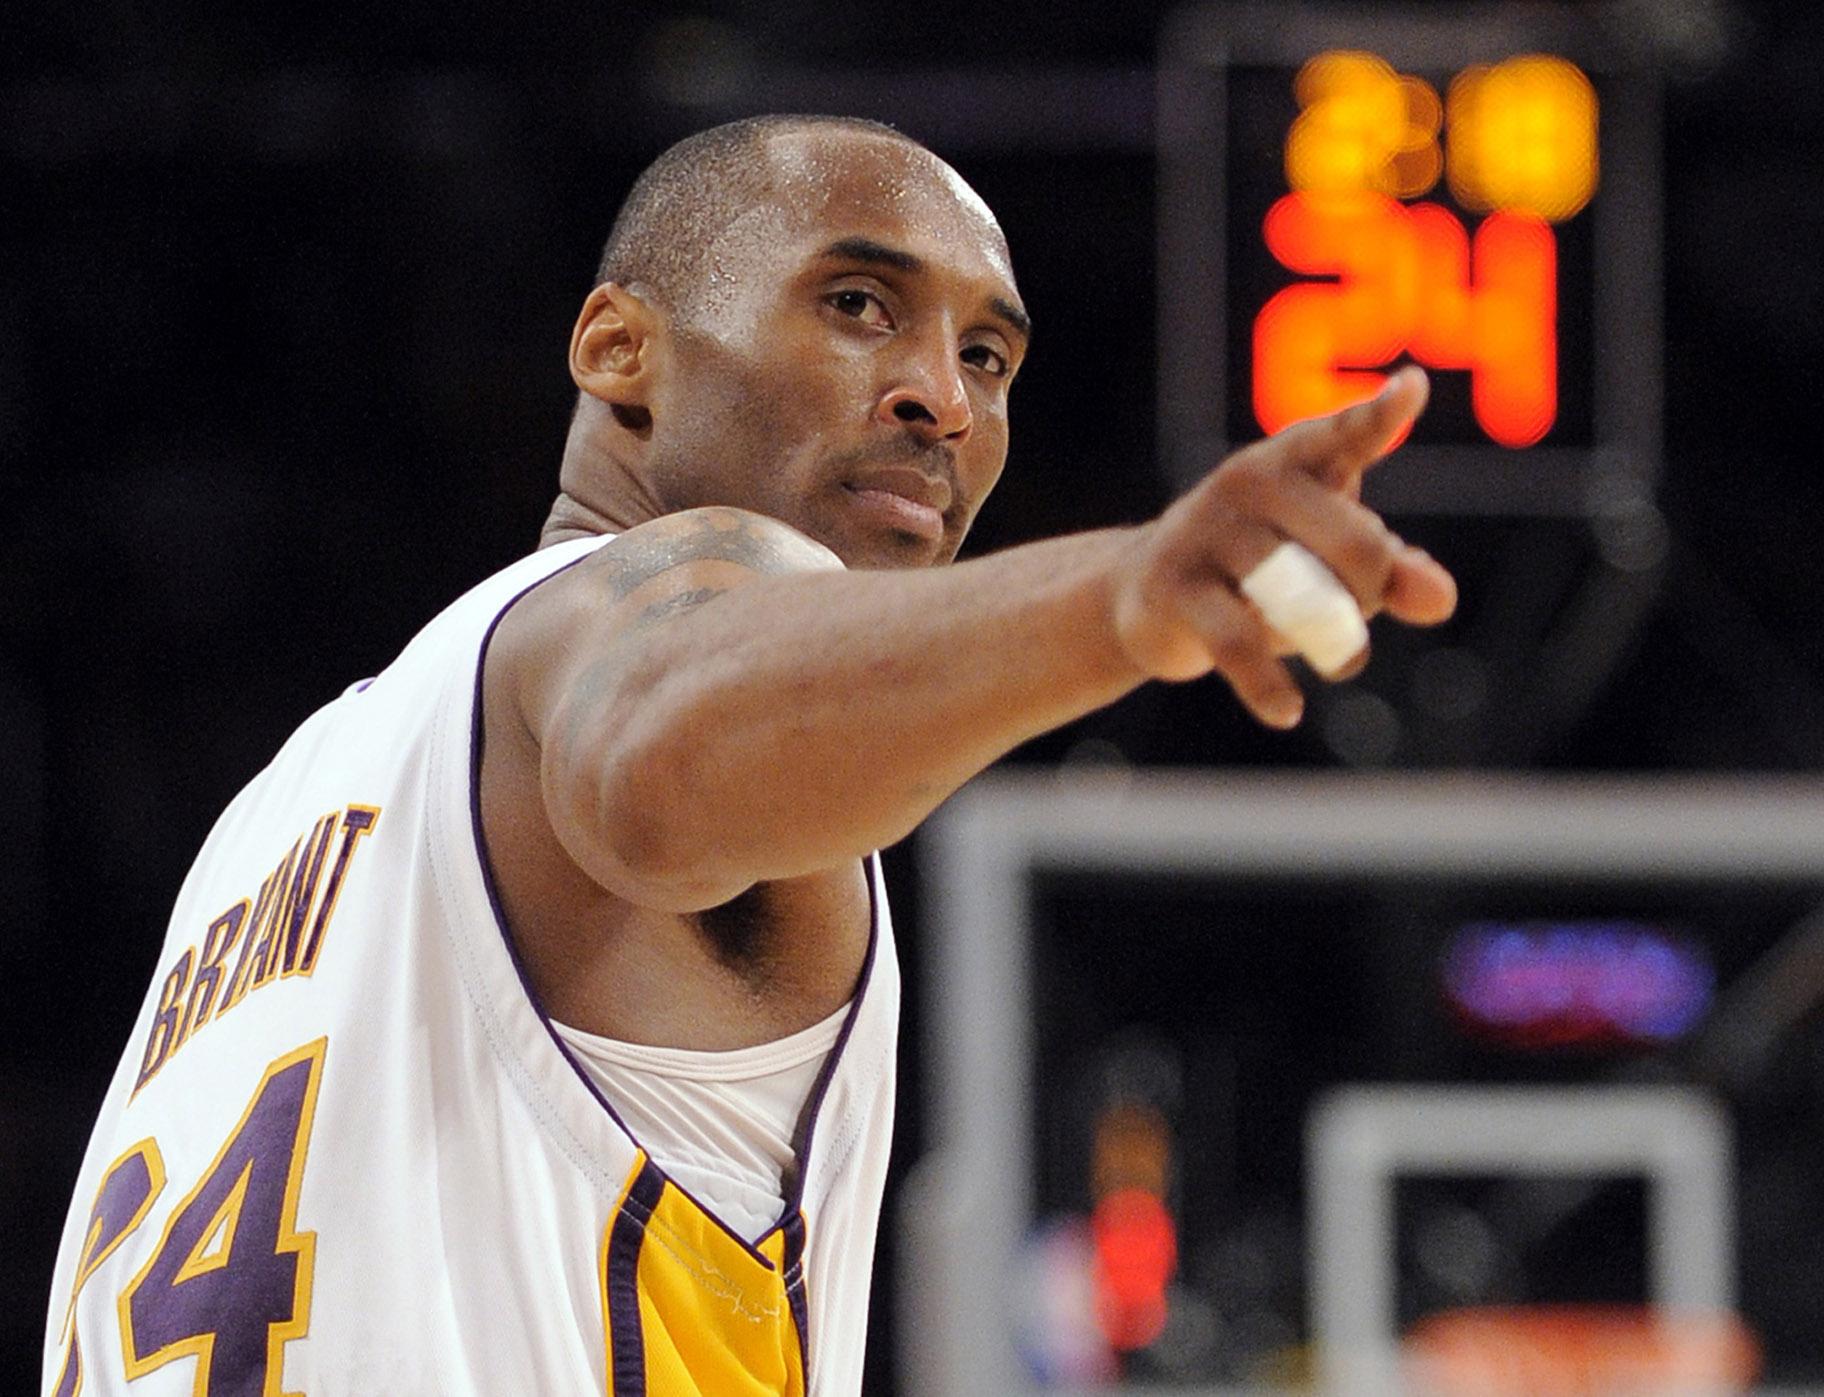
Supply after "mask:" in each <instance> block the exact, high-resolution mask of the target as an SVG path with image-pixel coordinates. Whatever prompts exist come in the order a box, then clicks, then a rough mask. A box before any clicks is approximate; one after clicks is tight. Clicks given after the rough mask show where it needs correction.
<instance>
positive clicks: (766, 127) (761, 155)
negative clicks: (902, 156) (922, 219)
mask: <svg viewBox="0 0 1824 1397" xmlns="http://www.w3.org/2000/svg"><path fill="white" fill-rule="evenodd" d="M824 129H827V130H830V131H833V132H834V131H846V132H852V133H855V134H858V135H865V136H873V137H876V138H880V139H884V140H889V141H896V142H901V143H903V144H905V145H907V146H910V147H913V148H914V149H917V150H921V151H922V150H924V149H925V147H924V146H923V145H921V144H920V143H919V142H917V141H915V140H913V139H912V138H911V137H910V136H906V135H903V134H902V133H900V132H898V131H895V130H894V129H893V128H892V127H891V126H886V125H883V124H882V123H880V122H878V121H869V120H867V119H866V118H865V117H854V116H757V117H748V118H746V119H745V120H741V121H731V122H728V123H727V124H725V125H722V126H714V127H711V128H710V129H709V130H707V131H699V132H698V133H697V134H696V135H694V136H687V137H685V139H683V140H681V141H679V142H678V143H677V144H676V145H674V146H672V147H671V148H670V149H668V150H666V151H665V152H664V153H663V154H662V155H660V156H659V158H658V159H656V160H654V161H653V162H652V164H651V165H649V166H647V168H646V170H645V172H644V173H643V174H642V175H641V176H640V177H639V179H638V180H636V181H635V182H634V186H633V188H632V189H631V190H630V191H629V192H628V195H627V199H626V202H625V203H623V204H622V205H621V210H620V212H619V213H618V214H617V215H616V216H615V220H614V228H613V230H612V231H611V232H610V233H609V234H608V242H607V245H606V246H605V247H604V248H603V249H602V261H601V265H600V267H599V268H598V269H597V271H596V278H595V279H596V282H597V284H598V285H599V284H600V283H602V282H608V281H612V282H616V283H618V284H620V285H622V286H633V285H636V284H637V285H638V286H639V287H641V288H642V289H643V290H645V291H646V292H647V293H648V294H650V295H651V296H652V297H654V298H655V299H656V300H657V301H658V302H659V303H660V304H661V305H663V306H664V307H665V308H666V309H667V310H669V311H671V312H672V313H673V314H675V315H678V316H681V317H683V318H686V319H688V318H690V317H691V316H693V315H694V313H695V312H696V311H697V309H698V308H699V307H700V306H701V305H702V303H703V302H704V301H705V300H706V299H708V298H710V297H711V296H712V295H713V293H714V291H715V289H716V284H717V281H718V278H719V275H720V273H719V272H718V269H717V267H716V265H715V258H714V256H713V253H714V250H715V248H716V245H717V243H718V242H719V241H720V240H721V239H722V238H723V236H724V234H726V233H727V232H728V230H729V229H730V228H731V227H732V226H733V225H734V224H736V223H737V222H738V221H740V220H742V219H744V218H751V217H753V216H755V215H756V214H757V213H758V214H763V213H764V212H765V211H767V210H768V209H770V208H771V206H772V205H773V203H774V198H773V196H774V195H775V194H776V193H778V192H779V176H780V172H779V171H778V170H776V169H775V167H774V163H773V161H772V160H771V159H770V158H769V153H768V150H767V144H768V142H769V141H770V140H771V138H773V137H775V136H782V135H787V134H792V133H797V132H816V131H818V130H824ZM932 158H933V159H934V160H935V158H936V157H932Z"/></svg>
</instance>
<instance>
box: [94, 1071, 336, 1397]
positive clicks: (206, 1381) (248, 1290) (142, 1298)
mask: <svg viewBox="0 0 1824 1397" xmlns="http://www.w3.org/2000/svg"><path fill="white" fill-rule="evenodd" d="M324 1047H325V1042H324V1040H322V1039H319V1040H318V1041H317V1042H315V1043H313V1044H311V1045H310V1046H309V1047H307V1048H303V1049H300V1050H299V1051H298V1052H296V1053H292V1054H289V1055H287V1056H286V1057H284V1058H281V1059H280V1060H279V1061H278V1062H276V1063H274V1064H273V1065H272V1067H271V1068H269V1069H268V1070H267V1073H266V1077H265V1080H264V1081H263V1082H262V1083H261V1084H260V1089H259V1091H258V1092H257V1093H256V1094H255V1096H254V1099H253V1101H252V1103H251V1104H250V1105H249V1106H248V1108H247V1112H246V1114H245V1115H244V1116H243V1117H242V1119H241V1123H240V1126H239V1128H237V1129H236V1130H235V1132H234V1134H233V1135H232V1136H231V1137H230V1138H229V1140H228V1142H227V1144H225V1145H224V1146H223V1147H222V1150H221V1153H220V1154H218V1155H217V1156H216V1158H215V1162H214V1163H213V1164H212V1165H211V1166H210V1167H209V1170H208V1172H207V1173H205V1174H204V1175H203V1178H202V1180H201V1181H200V1182H199V1183H198V1184H197V1186H196V1188H195V1189H193V1190H192V1191H191V1193H190V1194H189V1196H188V1197H186V1198H185V1199H184V1200H183V1201H182V1202H181V1203H179V1204H178V1205H177V1207H176V1209H175V1210H174V1211H173V1212H172V1214H171V1217H170V1219H169V1220H168V1221H167V1222H166V1223H165V1230H164V1235H163V1236H162V1237H161V1238H160V1239H159V1244H158V1249H157V1250H156V1251H155V1252H154V1253H153V1255H152V1258H151V1260H150V1261H148V1262H147V1263H146V1265H145V1266H144V1267H143V1268H142V1269H141V1270H140V1272H139V1274H138V1275H136V1276H135V1277H134V1278H133V1281H132V1283H131V1284H130V1285H129V1286H128V1287H127V1289H126V1291H125V1293H124V1294H122V1296H121V1297H120V1303H119V1312H120V1319H121V1340H122V1348H123V1357H124V1359H125V1363H126V1372H127V1376H128V1378H130V1379H131V1378H138V1377H141V1376H143V1375H145V1374H146V1373H149V1372H151V1371H152V1370H153V1369H155V1368H159V1367H162V1366H164V1365H165V1364H166V1363H169V1362H171V1361H173V1360H174V1359H178V1358H184V1357H194V1358H196V1360H197V1364H198V1367H197V1373H196V1381H195V1391H196V1392H197V1393H198V1394H199V1395H200V1397H227V1395H228V1394H231V1393H232V1394H240V1393H259V1392H276V1391H278V1390H279V1387H280V1372H281V1369H282V1365H283V1362H284V1345H285V1343H286V1341H287V1340H289V1339H294V1338H298V1337H300V1336H302V1335H303V1334H304V1333H305V1332H306V1330H307V1329H308V1327H309V1320H310V1316H309V1295H310V1272H311V1266H312V1260H313V1256H314V1251H315V1241H316V1237H315V1234H314V1233H310V1232H305V1233H299V1232H297V1231H295V1226H296V1213H297V1203H298V1191H299V1188H300V1186H301V1184H302V1182H303V1173H304V1154H305V1149H306V1147H307V1142H308V1138H309V1134H310V1124H311V1117H312V1115H313V1114H314V1110H315V1105H316V1095H317V1086H318V1082H319V1081H320V1078H321V1067H322V1062H323V1053H324Z"/></svg>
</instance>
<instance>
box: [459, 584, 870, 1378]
mask: <svg viewBox="0 0 1824 1397" xmlns="http://www.w3.org/2000/svg"><path fill="white" fill-rule="evenodd" d="M589 556H590V554H588V553H585V554H584V555H583V556H582V557H581V558H577V559H574V560H573V561H571V562H568V563H565V564H564V565H563V566H562V567H560V568H557V569H555V570H554V571H552V572H550V573H547V574H546V575H545V576H543V577H541V578H539V579H538V580H537V581H536V582H533V583H530V584H528V585H527V586H526V587H524V588H522V589H521V590H520V591H518V592H516V593H514V595H513V596H512V597H511V598H510V599H509V600H508V601H507V603H506V605H505V606H503V607H501V609H500V610H499V611H498V612H496V613H495V616H494V619H493V620H492V621H490V622H489V623H488V629H487V631H486V633H485V634H484V635H483V636H482V638H481V652H480V654H479V655H478V656H477V658H476V661H475V702H474V705H473V708H472V710H471V715H470V719H469V823H470V826H471V828H472V830H473V833H474V838H475V857H476V859H477V861H478V862H479V863H480V865H481V881H482V886H483V887H485V888H486V889H487V893H488V906H489V907H490V908H492V909H493V912H494V925H495V928H496V929H497V930H498V931H499V932H500V939H501V942H502V943H503V944H504V945H505V946H506V948H507V955H508V957H509V958H510V959H511V960H512V962H513V969H514V972H515V973H516V974H517V975H518V976H519V984H520V988H521V989H523V990H524V991H525V995H526V1000H527V1002H528V1003H530V1004H531V1006H532V1011H533V1012H534V1013H535V1014H537V1015H538V1019H539V1022H540V1023H542V1024H543V1025H544V1026H545V1032H546V1033H547V1034H548V1035H549V1036H550V1038H551V1043H552V1046H554V1047H555V1048H556V1049H557V1051H558V1054H559V1055H560V1056H561V1057H562V1058H563V1059H564V1061H565V1062H567V1063H569V1064H570V1070H571V1071H573V1072H574V1073H576V1076H577V1079H578V1080H579V1081H580V1082H582V1084H583V1086H584V1087H585V1088H587V1090H588V1092H589V1094H590V1095H591V1096H593V1097H594V1098H595V1099H596V1100H597V1101H598V1102H600V1103H601V1106H602V1109H603V1110H604V1111H606V1112H607V1113H608V1116H609V1118H610V1119H611V1120H613V1122H614V1123H615V1124H616V1125H617V1126H619V1127H620V1130H621V1133H622V1134H623V1135H625V1136H626V1137H627V1138H628V1140H630V1141H631V1142H632V1143H633V1145H634V1147H635V1148H636V1149H640V1150H645V1146H644V1145H642V1144H641V1143H640V1140H639V1137H638V1136H636V1135H635V1134H634V1133H633V1131H632V1130H630V1129H629V1128H628V1126H627V1122H626V1121H624V1120H622V1119H621V1115H620V1112H618V1111H616V1110H615V1109H614V1106H613V1104H612V1103H611V1102H610V1101H609V1100H608V1098H607V1097H606V1096H604V1095H602V1092H601V1089H600V1088H599V1087H597V1086H596V1084H595V1082H594V1080H593V1079H591V1077H590V1076H589V1074H588V1073H587V1072H586V1071H584V1070H583V1066H582V1064H581V1063H579V1062H578V1061H577V1060H576V1056H575V1054H573V1053H572V1052H571V1051H570V1047H569V1045H568V1044H567V1043H565V1042H564V1040H563V1039H562V1038H561V1037H559V1036H558V1032H557V1029H556V1028H555V1027H553V1026H552V1023H551V1016H550V1015H549V1014H547V1013H546V1012H545V1006H544V1003H543V1001H541V1000H540V999H539V997H538V992H537V991H536V990H535V989H533V987H532V978H531V976H530V975H528V974H527V973H526V965H525V962H524V960H522V959H521V958H520V954H519V947H518V946H517V945H516V944H515V943H514V940H513V936H512V933H511V932H510V931H509V930H508V929H507V914H506V910H505V909H504V908H503V907H502V906H501V903H500V890H499V888H498V887H497V886H496V885H495V881H494V864H493V862H492V860H490V859H489V857H488V842H487V839H486V837H485V836H484V834H483V833H482V827H481V747H482V738H483V735H484V722H485V714H484V713H483V711H482V699H483V692H484V681H485V679H486V675H487V668H488V647H489V646H490V645H491V644H492V643H493V640H494V632H495V631H497V630H498V629H500V623H501V622H502V621H504V620H505V619H506V616H507V613H508V612H509V611H511V610H512V609H513V608H514V607H515V606H517V605H518V604H519V602H520V601H521V600H522V599H523V598H525V597H526V596H527V595H528V594H530V593H531V592H533V591H534V590H536V589H537V588H539V587H541V586H543V585H544V584H545V583H547V582H549V581H550V580H551V579H552V578H553V577H556V576H558V575H559V574H561V573H565V572H568V571H569V570H570V569H571V568H573V567H575V566H576V565H577V564H578V563H580V562H582V561H584V559H586V558H588V557H589ZM878 858H879V855H877V854H871V855H869V856H868V858H867V859H866V860H865V861H864V862H863V869H864V872H865V875H866V877H867V880H868V951H867V955H866V957H865V958H864V959H863V960H862V964H861V976H860V979H859V980H858V981H857V983H856V986H855V997H854V998H853V999H852V1000H851V1001H850V1003H849V1012H848V1015H847V1016H846V1017H845V1018H844V1019H843V1021H842V1028H841V1029H840V1030H839V1031H838V1032H837V1035H836V1041H835V1043H834V1044H833V1045H832V1046H831V1048H830V1052H829V1055H828V1057H826V1058H825V1059H824V1064H823V1070H822V1071H821V1072H819V1073H818V1076H817V1081H816V1083H815V1084H814V1085H813V1086H812V1088H811V1095H810V1097H809V1098H808V1099H807V1101H806V1103H805V1111H804V1113H803V1115H802V1117H801V1118H800V1120H799V1125H798V1133H797V1136H796V1137H795V1138H794V1140H793V1143H792V1154H793V1165H792V1168H791V1171H790V1176H789V1177H788V1178H787V1179H786V1180H785V1185H786V1186H785V1189H784V1193H785V1207H784V1210H783V1211H782V1212H781V1214H780V1216H779V1221H777V1222H775V1223H774V1224H773V1225H772V1226H771V1227H769V1228H767V1230H766V1231H765V1232H763V1233H761V1234H760V1236H759V1238H758V1239H756V1240H755V1241H753V1242H750V1241H748V1240H747V1239H746V1238H745V1237H743V1236H742V1235H741V1234H740V1233H738V1232H736V1231H735V1230H734V1228H732V1227H730V1226H729V1225H728V1224H727V1223H726V1222H724V1221H723V1220H722V1219H721V1218H720V1217H719V1216H717V1214H716V1212H715V1210H714V1209H712V1208H711V1207H710V1206H709V1205H708V1204H706V1203H705V1202H703V1200H702V1199H700V1198H698V1197H697V1196H696V1195H695V1194H693V1193H692V1192H691V1191H690V1190H689V1189H687V1188H685V1187H684V1186H683V1185H682V1184H680V1183H679V1182H678V1181H677V1180H676V1179H674V1178H672V1177H671V1176H670V1175H669V1174H666V1173H665V1172H664V1170H663V1169H662V1168H661V1167H660V1166H659V1165H658V1164H657V1163H656V1162H654V1161H653V1160H652V1156H651V1153H650V1151H648V1152H647V1165H648V1167H649V1168H651V1169H655V1170H657V1171H658V1172H659V1175H660V1177H661V1178H662V1179H663V1180H664V1181H665V1182H666V1183H668V1184H670V1185H671V1186H672V1187H673V1188H675V1189H676V1190H677V1191H678V1192H679V1193H681V1194H683V1195H684V1197H686V1198H688V1199H689V1200H690V1201H691V1203H692V1205H693V1206H694V1207H695V1208H696V1209H697V1211H698V1212H700V1213H702V1214H703V1215H704V1216H705V1217H706V1218H708V1219H709V1220H710V1221H711V1222H713V1223H714V1224H715V1225H716V1226H717V1227H719V1228H721V1229H722V1231H723V1232H724V1233H726V1234H727V1235H728V1237H729V1238H730V1239H731V1240H732V1241H733V1242H734V1243H735V1244H736V1245H737V1246H739V1247H740V1248H741V1249H742V1250H743V1251H745V1252H746V1253H747V1254H748V1255H749V1256H752V1257H753V1258H754V1259H755V1260H756V1261H758V1262H759V1263H760V1264H761V1265H763V1266H765V1267H767V1268H768V1269H769V1270H770V1269H771V1268H772V1264H773V1263H772V1262H771V1261H770V1260H769V1259H768V1258H767V1257H765V1256H763V1255H762V1254H761V1253H760V1251H759V1243H760V1242H762V1241H765V1240H766V1238H768V1237H770V1236H772V1234H773V1233H775V1232H777V1231H779V1230H780V1229H781V1228H788V1229H789V1226H790V1224H791V1223H792V1222H793V1221H794V1220H796V1222H797V1225H798V1227H799V1228H801V1229H802V1228H803V1226H804V1218H803V1216H802V1215H801V1213H800V1212H799V1209H800V1206H801V1205H802V1202H803V1198H804V1176H805V1173H806V1164H807V1162H808V1161H809V1159H810V1148H811V1134H812V1130H813V1128H814V1126H815V1124H816V1119H817V1115H818V1112H819V1110H820V1109H821V1108H822V1105H823V1098H824V1094H825V1093H826V1092H827V1091H828V1090H829V1085H830V1082H831V1081H832V1080H833V1079H834V1077H835V1075H836V1064H837V1061H838V1060H839V1059H840V1058H841V1056H842V1050H843V1048H844V1046H845V1045H846V1044H847V1043H848V1041H849V1035H850V1032H851V1031H852V1030H853V1029H854V1027H855V1020H856V1017H857V1016H858V1015H859V1014H860V1012H861V1006H862V1001H863V1000H864V999H865V998H866V996H867V993H868V988H869V986H870V985H872V984H873V978H874V977H873V971H874V953H875V951H876V949H877V948H878V947H879V945H880V902H879V895H878V893H877V892H876V889H875V879H876V877H877V875H878V871H879V870H878V869H877V868H876V867H875V862H876V860H877V859H878ZM616 1225H617V1226H618V1220H617V1224H616ZM788 1242H789V1232H788ZM793 1303H794V1306H795V1307H796V1306H801V1305H802V1304H803V1296H802V1287H800V1294H799V1296H798V1298H797V1299H796V1300H794V1302H793ZM793 1314H794V1316H796V1314H797V1309H796V1308H794V1310H793ZM799 1339H800V1343H801V1344H802V1342H803V1341H804V1333H803V1332H802V1331H801V1332H800V1335H799ZM805 1371H806V1373H807V1375H808V1373H809V1371H810V1369H809V1364H808V1362H807V1364H806V1368H805ZM616 1397H619V1390H618V1389H617V1390H616Z"/></svg>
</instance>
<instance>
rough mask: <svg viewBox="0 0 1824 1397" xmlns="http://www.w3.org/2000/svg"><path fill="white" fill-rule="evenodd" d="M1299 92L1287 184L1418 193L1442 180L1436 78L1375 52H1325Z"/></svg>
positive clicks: (1303, 75)
mask: <svg viewBox="0 0 1824 1397" xmlns="http://www.w3.org/2000/svg"><path fill="white" fill-rule="evenodd" d="M1293 91H1294V93H1295V94H1296V96H1297V97H1298V104H1299V106H1300V107H1302V108H1303V109H1304V110H1303V111H1302V113H1301V114H1300V115H1299V117H1298V119H1297V120H1296V121H1294V122H1293V123H1292V130H1291V132H1290V133H1289V134H1288V135H1287V137H1286V182H1287V184H1289V185H1290V186H1291V187H1292V188H1293V189H1302V190H1308V191H1310V192H1312V193H1317V194H1359V193H1372V194H1392V195H1395V196H1397V197H1399V198H1402V199H1412V198H1416V197H1418V196H1419V195H1420V194H1423V193H1425V191H1426V190H1428V189H1430V188H1431V187H1432V186H1433V185H1434V184H1436V183H1437V182H1438V176H1439V174H1440V173H1442V169H1443V163H1444V162H1443V155H1442V154H1441V152H1440V151H1439V150H1438V125H1439V120H1440V118H1441V117H1442V116H1443V107H1442V104H1441V103H1440V102H1439V101H1438V94H1437V92H1436V91H1435V90H1434V89H1433V88H1432V86H1431V84H1430V83H1427V82H1423V81H1421V80H1420V79H1418V78H1411V77H1402V76H1401V75H1399V74H1398V73H1395V72H1394V71H1393V69H1392V67H1390V66H1389V65H1388V64H1387V62H1386V61H1385V60H1383V59H1381V58H1377V57H1376V56H1375V55H1374V54H1371V53H1354V52H1348V51H1340V50H1339V51H1335V52H1330V53H1320V54H1319V55H1318V56H1317V57H1316V58H1313V59H1312V60H1311V61H1310V62H1309V63H1307V64H1305V66H1304V67H1303V68H1301V69H1300V70H1299V74H1298V77H1297V78H1296V79H1295V80H1294V83H1293Z"/></svg>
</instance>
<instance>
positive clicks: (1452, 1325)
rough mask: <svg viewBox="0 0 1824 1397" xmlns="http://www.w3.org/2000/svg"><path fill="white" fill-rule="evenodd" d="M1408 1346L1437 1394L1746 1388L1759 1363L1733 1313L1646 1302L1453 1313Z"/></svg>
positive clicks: (1755, 1345) (1433, 1321)
mask: <svg viewBox="0 0 1824 1397" xmlns="http://www.w3.org/2000/svg"><path fill="white" fill-rule="evenodd" d="M1406 1353H1407V1356H1408V1358H1409V1360H1410V1361H1411V1365H1412V1366H1411V1371H1410V1373H1409V1378H1410V1379H1411V1381H1412V1385H1413V1386H1414V1387H1415V1388H1418V1389H1419V1390H1422V1391H1425V1392H1435V1393H1462V1394H1468V1393H1477V1394H1495V1393H1566V1394H1569V1393H1584V1392H1590V1393H1594V1392H1639V1393H1648V1392H1655V1393H1699V1392H1705V1393H1711V1392H1714V1393H1722V1392H1740V1391H1742V1390H1743V1389H1744V1388H1746V1387H1747V1386H1748V1385H1749V1384H1750V1383H1752V1382H1753V1381H1754V1380H1755V1379H1756V1378H1757V1377H1758V1376H1759V1375H1760V1369H1761V1352H1760V1344H1759V1342H1758V1341H1757V1340H1756V1338H1755V1336H1754V1333H1753V1331H1751V1330H1750V1329H1749V1328H1748V1326H1747V1325H1745V1324H1743V1323H1742V1321H1741V1320H1740V1319H1739V1318H1737V1317H1736V1316H1735V1315H1732V1314H1715V1315H1709V1314H1701V1313H1692V1312H1690V1311H1684V1312H1669V1311H1664V1310H1655V1309H1653V1308H1651V1307H1649V1306H1644V1305H1643V1306H1633V1305H1606V1306H1605V1305H1515V1306H1507V1307H1493V1306H1491V1307H1488V1308H1475V1309H1463V1310H1450V1311H1446V1312H1444V1313H1442V1314H1436V1315H1430V1316H1428V1317H1426V1318H1425V1319H1422V1320H1420V1321H1419V1322H1418V1323H1417V1324H1416V1325H1414V1326H1413V1328H1412V1331H1411V1333H1410V1334H1409V1335H1408V1336H1407V1339H1406Z"/></svg>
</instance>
